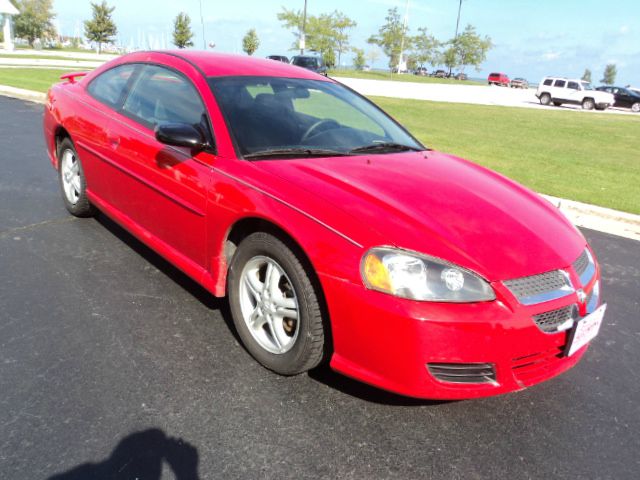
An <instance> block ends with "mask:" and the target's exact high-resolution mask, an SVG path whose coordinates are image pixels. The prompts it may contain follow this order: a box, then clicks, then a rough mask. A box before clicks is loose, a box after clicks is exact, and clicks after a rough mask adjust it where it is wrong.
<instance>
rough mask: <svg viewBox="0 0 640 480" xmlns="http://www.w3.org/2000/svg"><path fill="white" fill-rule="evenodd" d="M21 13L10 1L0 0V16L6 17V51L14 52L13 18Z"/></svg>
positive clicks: (4, 30)
mask: <svg viewBox="0 0 640 480" xmlns="http://www.w3.org/2000/svg"><path fill="white" fill-rule="evenodd" d="M19 13H20V12H19V11H18V9H17V8H16V7H14V6H13V4H12V3H11V2H10V1H9V0H0V14H2V16H3V17H4V27H3V33H4V49H5V50H9V51H13V48H14V45H13V32H12V31H11V17H12V16H13V15H18V14H19Z"/></svg>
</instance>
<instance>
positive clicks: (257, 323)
mask: <svg viewBox="0 0 640 480" xmlns="http://www.w3.org/2000/svg"><path fill="white" fill-rule="evenodd" d="M239 294H240V295H239V297H240V298H239V300H240V309H241V312H242V318H243V320H244V322H245V324H246V326H247V328H248V330H249V332H250V333H251V336H252V337H253V338H254V339H255V341H256V342H257V343H258V344H259V345H260V346H261V347H262V348H264V349H265V350H267V351H268V352H270V353H273V354H283V353H286V352H288V351H289V350H290V349H291V348H292V347H293V346H294V344H295V343H296V339H297V338H298V332H299V330H300V329H299V318H300V310H299V306H298V299H297V297H296V293H295V291H294V289H293V284H292V283H291V280H290V279H289V277H288V276H287V274H286V273H285V271H284V269H283V268H282V267H281V266H280V265H279V264H278V263H277V262H276V261H275V260H273V259H272V258H269V257H266V256H262V255H260V256H256V257H253V258H251V259H250V260H249V261H248V262H247V263H246V265H245V267H244V268H243V270H242V273H241V276H240V292H239Z"/></svg>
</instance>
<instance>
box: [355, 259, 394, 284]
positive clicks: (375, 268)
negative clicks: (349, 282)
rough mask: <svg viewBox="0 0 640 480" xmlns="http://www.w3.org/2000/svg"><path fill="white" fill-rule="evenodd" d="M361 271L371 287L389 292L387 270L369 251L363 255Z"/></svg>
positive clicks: (389, 281)
mask: <svg viewBox="0 0 640 480" xmlns="http://www.w3.org/2000/svg"><path fill="white" fill-rule="evenodd" d="M362 273H363V275H364V277H365V279H366V281H367V283H368V284H369V285H370V286H371V288H375V289H376V290H382V291H384V292H391V279H390V278H389V271H388V270H387V268H386V267H385V266H384V265H383V264H382V261H381V260H380V259H379V258H378V257H377V256H376V255H374V254H372V253H370V254H369V255H367V256H366V257H365V259H364V266H363V272H362Z"/></svg>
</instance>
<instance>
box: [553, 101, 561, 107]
mask: <svg viewBox="0 0 640 480" xmlns="http://www.w3.org/2000/svg"><path fill="white" fill-rule="evenodd" d="M553 104H554V105H555V106H556V107H559V106H561V105H562V102H553Z"/></svg>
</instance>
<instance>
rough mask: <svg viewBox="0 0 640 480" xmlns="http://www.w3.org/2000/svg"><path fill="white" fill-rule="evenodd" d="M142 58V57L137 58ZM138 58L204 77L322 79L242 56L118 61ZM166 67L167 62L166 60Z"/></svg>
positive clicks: (186, 54) (193, 54)
mask: <svg viewBox="0 0 640 480" xmlns="http://www.w3.org/2000/svg"><path fill="white" fill-rule="evenodd" d="M140 54H142V55H140ZM140 56H143V57H144V56H149V57H152V58H153V57H155V59H156V60H160V58H158V57H162V56H171V57H174V58H175V57H178V58H181V59H183V60H184V61H186V62H188V63H190V64H192V65H193V66H195V67H196V68H198V69H199V70H200V71H201V72H202V73H203V74H204V75H205V76H207V77H221V76H257V77H287V78H304V79H314V80H321V79H325V77H323V76H321V75H318V74H317V73H314V72H312V71H310V70H307V69H304V68H300V67H297V66H295V65H291V64H288V63H283V62H274V61H273V60H270V59H268V58H256V57H249V56H246V55H232V54H226V53H214V52H205V51H198V50H159V51H153V52H136V53H132V54H129V55H125V56H123V57H120V58H121V59H122V63H125V62H127V61H131V62H136V61H137V59H138V58H139V57H140ZM166 62H167V64H170V63H171V60H170V59H169V58H167V60H166Z"/></svg>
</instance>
